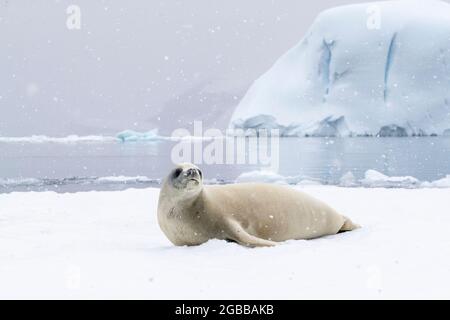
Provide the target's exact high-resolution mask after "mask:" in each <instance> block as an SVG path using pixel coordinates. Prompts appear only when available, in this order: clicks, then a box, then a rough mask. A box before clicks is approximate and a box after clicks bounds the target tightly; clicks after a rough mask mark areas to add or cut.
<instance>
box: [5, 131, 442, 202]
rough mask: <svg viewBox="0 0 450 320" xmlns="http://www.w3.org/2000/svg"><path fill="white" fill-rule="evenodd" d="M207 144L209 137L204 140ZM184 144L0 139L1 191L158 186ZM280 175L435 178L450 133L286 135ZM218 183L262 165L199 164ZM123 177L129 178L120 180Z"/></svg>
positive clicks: (329, 180)
mask: <svg viewBox="0 0 450 320" xmlns="http://www.w3.org/2000/svg"><path fill="white" fill-rule="evenodd" d="M197 143H203V145H204V146H205V145H207V144H208V142H205V141H203V142H197ZM175 144H176V142H171V141H160V142H134V143H119V142H95V143H94V142H89V143H87V142H83V143H66V144H64V143H0V192H1V193H3V192H11V191H26V190H27V191H43V190H55V191H59V192H75V191H84V190H121V189H125V188H129V187H148V186H158V185H159V184H160V180H161V178H163V177H164V176H165V175H166V174H167V173H168V171H169V170H170V168H171V167H172V162H171V155H170V154H171V150H172V148H173V146H174V145H175ZM279 155H280V156H279V164H280V165H279V171H278V174H281V175H284V176H297V175H302V176H304V177H309V178H311V179H314V180H318V181H320V182H321V183H325V184H337V183H339V179H340V178H341V177H342V175H344V174H345V173H347V172H349V171H351V172H352V173H353V175H354V176H355V177H356V178H357V179H361V178H363V177H364V173H365V172H366V170H368V169H375V170H377V171H380V172H382V173H384V174H386V175H389V176H405V175H410V176H414V177H416V178H417V179H419V180H423V181H433V180H437V179H440V178H442V177H445V175H446V174H450V138H446V137H421V138H283V139H281V140H280V153H279ZM199 166H200V167H201V168H202V169H203V172H204V176H205V177H206V178H207V179H208V180H209V181H210V182H215V183H227V182H233V181H235V179H236V177H238V176H239V175H240V174H241V173H244V172H248V171H251V170H256V169H260V168H261V167H262V166H261V165H257V164H253V165H250V164H246V165H237V164H233V165H217V164H215V165H205V164H199ZM117 176H125V177H127V178H120V179H117V178H115V177H117Z"/></svg>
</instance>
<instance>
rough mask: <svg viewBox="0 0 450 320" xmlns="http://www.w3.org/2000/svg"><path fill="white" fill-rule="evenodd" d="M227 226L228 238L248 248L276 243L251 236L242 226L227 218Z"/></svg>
mask: <svg viewBox="0 0 450 320" xmlns="http://www.w3.org/2000/svg"><path fill="white" fill-rule="evenodd" d="M227 226H228V230H227V232H228V234H229V240H232V241H235V242H237V243H239V244H240V245H243V246H246V247H250V248H254V247H273V246H276V245H277V243H276V242H274V241H270V240H266V239H261V238H258V237H255V236H252V235H251V234H249V233H248V232H247V231H245V230H244V228H242V226H241V225H240V224H239V222H237V221H234V220H228V221H227Z"/></svg>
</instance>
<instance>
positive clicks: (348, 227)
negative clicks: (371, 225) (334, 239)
mask: <svg viewBox="0 0 450 320" xmlns="http://www.w3.org/2000/svg"><path fill="white" fill-rule="evenodd" d="M344 218H345V222H344V224H343V225H342V227H341V229H339V232H345V231H352V230H355V229H358V228H361V226H360V225H359V224H357V223H354V222H353V221H352V220H350V219H349V218H347V217H344Z"/></svg>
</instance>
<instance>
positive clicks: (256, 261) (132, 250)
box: [0, 186, 450, 299]
mask: <svg viewBox="0 0 450 320" xmlns="http://www.w3.org/2000/svg"><path fill="white" fill-rule="evenodd" d="M296 188H299V189H301V190H303V191H305V192H308V193H309V194H311V195H313V196H316V197H318V198H320V199H322V200H324V201H326V202H328V203H329V204H330V205H332V206H334V207H335V208H337V209H338V210H339V211H341V212H342V213H344V214H346V215H348V216H349V217H351V218H352V219H354V221H357V222H358V223H360V224H361V225H362V226H363V228H361V229H358V230H356V231H353V232H349V233H343V234H338V235H335V236H329V237H325V238H321V239H316V240H310V241H288V242H287V243H284V244H281V245H280V246H277V247H274V248H259V249H248V248H244V247H240V246H238V245H237V244H233V243H226V242H224V241H210V242H208V243H206V244H204V245H201V246H198V247H175V246H173V245H171V244H170V243H169V241H168V240H167V239H166V238H165V237H164V235H163V233H162V232H161V231H160V230H159V228H158V225H157V221H156V207H157V199H158V195H159V189H154V188H148V189H140V190H136V189H129V190H126V191H120V192H114V191H109V192H86V193H83V192H80V193H72V194H70V193H68V194H57V193H53V192H44V193H34V192H28V193H11V194H1V195H0V298H161V299H162V298H169V299H177V298H184V299H187V298H191V299H197V298H205V299H215V298H234V299H241V298H242V299H244V298H254V299H259V298H261V299H262V298H267V299H275V298H287V299H294V298H358V299H361V298H447V299H448V298H450V291H449V287H450V277H449V270H450V252H449V251H450V249H449V248H450V235H449V232H448V230H449V228H450V215H449V214H448V210H449V202H448V199H449V198H450V189H382V188H377V189H368V188H340V187H330V186H308V187H296Z"/></svg>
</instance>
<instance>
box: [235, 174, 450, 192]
mask: <svg viewBox="0 0 450 320" xmlns="http://www.w3.org/2000/svg"><path fill="white" fill-rule="evenodd" d="M236 182H238V183H241V182H265V183H277V184H291V185H320V184H322V183H323V182H321V181H320V180H318V179H313V178H309V177H307V176H304V175H296V176H284V175H282V174H279V173H276V172H273V171H270V170H253V171H247V172H244V173H242V174H240V175H239V176H238V177H237V178H236ZM338 185H339V186H341V187H361V186H363V187H366V188H450V175H447V176H446V177H444V178H441V179H438V180H435V181H431V182H430V181H420V180H419V179H417V178H415V177H412V176H388V175H385V174H383V173H381V172H379V171H376V170H373V169H369V170H367V171H366V172H365V174H364V178H362V179H357V178H356V177H355V176H354V174H353V173H352V172H351V171H349V172H347V173H345V174H344V175H342V177H341V179H340V181H339V184H338Z"/></svg>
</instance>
